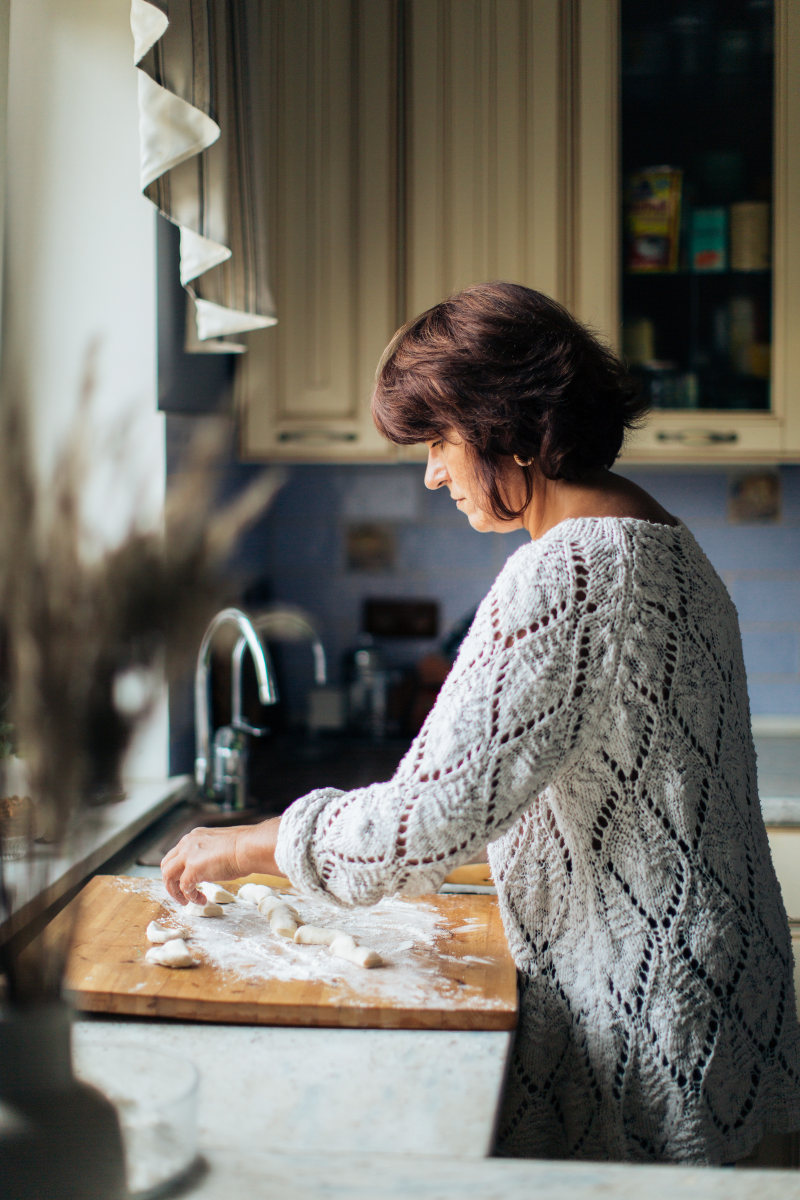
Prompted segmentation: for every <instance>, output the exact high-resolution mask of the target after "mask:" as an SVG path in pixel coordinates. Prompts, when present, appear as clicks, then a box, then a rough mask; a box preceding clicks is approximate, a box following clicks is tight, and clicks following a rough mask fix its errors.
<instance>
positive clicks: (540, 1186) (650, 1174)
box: [180, 1144, 800, 1200]
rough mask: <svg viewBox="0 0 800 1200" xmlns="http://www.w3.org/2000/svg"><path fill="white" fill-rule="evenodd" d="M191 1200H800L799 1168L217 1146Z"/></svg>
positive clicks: (192, 1190) (192, 1187) (193, 1186)
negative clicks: (242, 1199)
mask: <svg viewBox="0 0 800 1200" xmlns="http://www.w3.org/2000/svg"><path fill="white" fill-rule="evenodd" d="M180 1194H181V1195H182V1196H185V1197H191V1200H220V1197H222V1196H228V1195H231V1194H233V1195H236V1194H241V1195H243V1196H286V1197H291V1200H322V1198H323V1197H324V1198H325V1200H531V1198H532V1197H541V1198H542V1200H545V1198H546V1200H610V1198H613V1200H642V1197H647V1200H676V1198H678V1197H679V1198H680V1200H800V1177H798V1173H797V1172H796V1171H763V1170H741V1171H738V1170H737V1171H732V1170H726V1169H724V1168H714V1167H667V1166H643V1167H639V1166H631V1165H627V1164H608V1165H607V1164H593V1163H567V1162H548V1161H538V1160H533V1159H527V1160H521V1159H520V1160H511V1159H497V1158H495V1159H492V1158H488V1159H483V1160H482V1161H475V1160H474V1159H466V1160H458V1159H453V1158H445V1159H442V1158H439V1159H432V1158H425V1157H418V1156H417V1155H415V1154H409V1153H402V1149H399V1150H398V1152H396V1153H395V1154H393V1155H380V1156H378V1155H373V1154H363V1155H350V1154H348V1155H345V1154H333V1155H326V1154H318V1153H317V1151H316V1148H315V1147H314V1146H313V1144H310V1145H309V1152H308V1153H306V1154H303V1155H302V1156H298V1155H277V1154H270V1153H266V1154H265V1153H262V1152H261V1151H258V1150H256V1151H252V1152H251V1153H249V1154H248V1155H247V1156H246V1157H244V1158H243V1157H242V1156H241V1153H237V1152H236V1150H234V1149H232V1148H231V1147H227V1148H225V1149H219V1150H215V1151H214V1153H213V1156H212V1158H211V1159H210V1160H209V1161H208V1162H207V1164H206V1167H205V1172H204V1173H203V1174H201V1175H200V1177H199V1178H197V1179H196V1180H195V1181H194V1183H193V1184H191V1185H190V1186H189V1187H188V1188H187V1190H185V1191H182V1192H181V1193H180Z"/></svg>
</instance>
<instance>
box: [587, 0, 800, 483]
mask: <svg viewBox="0 0 800 1200" xmlns="http://www.w3.org/2000/svg"><path fill="white" fill-rule="evenodd" d="M575 5H576V13H577V20H576V23H575V26H574V29H573V38H572V45H573V62H574V73H573V80H572V101H571V104H572V108H573V112H574V118H573V129H574V133H575V138H574V147H573V151H572V158H573V163H574V167H575V185H574V197H575V210H574V212H575V222H574V234H575V258H574V280H575V286H574V308H575V312H576V315H577V316H579V317H580V318H581V319H582V320H584V321H587V322H588V323H589V324H591V325H592V326H593V327H595V328H598V329H600V330H601V331H602V332H603V333H604V334H605V335H606V336H607V337H608V339H609V341H610V342H611V343H612V345H614V346H615V347H616V348H617V349H619V348H620V342H621V330H620V321H621V313H620V288H619V270H620V261H621V260H620V246H619V235H618V230H619V228H620V218H621V197H620V165H619V88H620V21H619V16H620V11H619V10H620V5H619V0H575ZM774 46H775V82H774V98H775V104H774V109H775V127H774V130H773V138H774V163H775V166H774V177H773V221H772V264H773V267H772V270H773V276H772V278H773V291H772V345H771V376H772V387H771V405H770V409H769V411H761V412H759V411H750V412H748V411H740V410H736V409H731V410H727V411H722V410H715V409H707V410H687V409H680V410H667V409H663V410H661V409H659V410H654V411H653V412H652V414H651V416H650V418H649V419H648V421H647V422H646V423H645V425H644V426H643V427H642V428H641V429H640V430H639V431H638V432H637V434H636V435H635V437H633V438H632V439H631V441H630V443H629V445H628V446H627V448H626V451H625V454H624V458H625V460H626V461H628V462H645V463H646V462H662V463H689V462H732V463H733V462H751V461H753V462H757V461H759V460H762V461H773V462H775V461H798V460H800V338H798V336H797V329H798V322H799V321H800V5H798V4H797V3H795V0H775V24H774ZM665 111H666V112H668V111H669V98H668V97H667V98H666V99H665Z"/></svg>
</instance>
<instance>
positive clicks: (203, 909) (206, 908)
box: [186, 904, 223, 917]
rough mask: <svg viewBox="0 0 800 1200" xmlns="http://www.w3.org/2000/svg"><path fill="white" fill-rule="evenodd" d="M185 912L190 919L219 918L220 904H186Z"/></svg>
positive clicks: (220, 913) (220, 914) (220, 912)
mask: <svg viewBox="0 0 800 1200" xmlns="http://www.w3.org/2000/svg"><path fill="white" fill-rule="evenodd" d="M186 912H187V913H188V914H189V916H190V917H221V916H222V915H223V913H222V905H221V904H187V905H186Z"/></svg>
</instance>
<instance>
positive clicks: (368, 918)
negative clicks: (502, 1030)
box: [118, 879, 502, 1008]
mask: <svg viewBox="0 0 800 1200" xmlns="http://www.w3.org/2000/svg"><path fill="white" fill-rule="evenodd" d="M118 886H120V887H122V888H124V889H125V890H128V891H135V892H138V893H139V894H142V895H146V896H147V897H149V898H151V899H153V900H157V901H159V903H160V904H161V906H162V919H163V918H164V917H166V918H167V919H168V920H169V919H170V918H174V919H175V920H176V921H177V920H179V921H180V923H181V925H182V926H183V927H184V928H185V929H186V931H187V932H186V937H187V940H189V943H190V946H191V947H192V949H193V950H194V951H199V952H200V957H201V959H202V961H203V962H205V963H207V964H209V965H211V966H213V967H215V968H216V969H217V970H219V971H221V972H223V973H224V974H225V975H227V976H233V977H235V978H238V979H243V980H249V981H256V980H260V979H278V980H308V981H317V982H320V983H325V984H327V985H329V986H331V987H334V988H337V987H338V988H342V989H345V990H346V991H349V992H352V991H359V990H363V988H364V987H365V986H368V987H369V992H370V994H371V995H378V996H379V997H381V999H385V1000H387V1001H398V1002H401V1003H405V1004H410V1005H416V1004H420V1005H422V1004H425V1003H429V1002H430V1001H431V1000H432V999H435V1000H436V1002H437V1003H439V1004H443V1005H445V1006H446V1005H447V1003H448V1000H451V1001H453V1002H455V1001H456V1000H458V1002H459V1004H460V1005H463V1003H464V1000H465V999H466V997H467V995H468V994H469V991H470V990H471V989H469V987H467V986H464V985H463V984H462V985H460V986H458V985H455V984H454V982H453V981H452V980H449V979H447V978H446V977H445V976H444V975H442V973H441V972H440V971H439V970H437V968H436V966H435V964H434V963H432V962H431V961H430V957H429V954H426V953H424V952H425V951H429V950H430V949H431V948H432V947H434V946H436V944H437V943H438V942H439V941H440V940H442V939H444V938H447V937H448V936H449V935H450V933H451V932H452V931H451V929H449V928H448V927H447V926H445V925H442V924H441V914H440V913H439V912H438V911H437V910H436V908H434V906H433V905H429V904H426V903H425V902H424V901H415V902H413V903H411V902H409V901H408V900H403V899H402V898H400V897H397V896H392V897H387V898H385V899H383V900H381V901H380V902H379V903H378V904H376V905H373V906H372V907H371V908H342V907H341V906H340V905H334V904H331V903H328V902H326V901H324V900H321V899H319V898H317V897H309V896H301V895H298V894H297V893H295V892H294V891H293V890H292V889H287V890H286V892H285V895H286V897H287V900H289V901H290V902H291V904H292V905H293V906H294V907H295V908H296V909H297V911H298V913H299V915H300V917H301V918H302V920H303V922H304V923H305V924H308V925H323V926H332V927H335V928H336V929H341V930H344V932H346V933H349V934H351V935H352V936H353V937H354V938H355V939H356V941H357V942H359V943H361V944H363V945H366V946H370V947H371V948H372V949H374V950H377V952H378V953H379V954H380V956H381V958H382V959H383V960H384V963H385V966H384V967H382V968H378V969H377V970H373V971H368V972H365V971H364V970H363V969H361V968H360V967H357V966H355V965H352V964H350V963H348V962H345V961H344V960H342V959H338V958H334V957H332V956H331V955H330V954H329V953H328V950H327V948H326V947H324V946H300V945H296V944H295V943H294V942H292V941H290V940H288V939H287V938H283V937H279V936H278V935H277V934H275V933H274V932H273V931H272V930H271V929H270V925H269V921H267V920H265V919H264V917H263V915H262V914H261V913H260V912H259V911H258V909H257V908H255V907H253V906H252V905H249V904H242V903H238V904H228V905H226V908H225V915H224V917H223V918H222V919H221V920H217V921H206V920H203V919H202V918H201V917H195V916H187V911H186V908H184V907H182V906H181V905H179V904H178V903H177V902H176V901H174V900H173V899H172V898H171V897H170V896H168V895H167V893H166V891H165V889H164V886H163V884H162V882H161V881H160V880H157V879H125V880H120V881H119V884H118ZM461 928H462V929H463V928H464V927H463V926H462V927H461ZM143 933H144V931H143ZM420 951H422V953H420ZM444 957H447V958H450V957H451V956H450V955H445V956H444ZM473 961H482V960H475V959H473ZM365 976H366V977H367V978H366V980H365ZM476 994H477V993H476ZM497 1003H498V1005H499V1004H501V1003H502V1002H501V1001H500V1000H499V999H498V1000H497ZM487 1004H488V1006H489V1007H491V1004H492V998H491V997H487V996H486V995H485V993H481V1006H482V1007H484V1008H485V1007H487Z"/></svg>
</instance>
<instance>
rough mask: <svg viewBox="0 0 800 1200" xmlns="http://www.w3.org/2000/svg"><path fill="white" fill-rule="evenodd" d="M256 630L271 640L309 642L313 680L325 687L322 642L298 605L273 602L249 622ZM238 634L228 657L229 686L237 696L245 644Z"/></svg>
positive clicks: (325, 661)
mask: <svg viewBox="0 0 800 1200" xmlns="http://www.w3.org/2000/svg"><path fill="white" fill-rule="evenodd" d="M253 624H254V626H255V628H256V629H257V631H258V632H259V633H266V634H271V635H272V639H273V640H274V641H279V642H299V641H310V642H311V653H312V655H313V656H314V683H315V684H316V685H317V687H325V684H326V683H327V682H328V663H327V659H326V657H325V647H324V646H323V644H322V641H321V639H320V636H319V634H318V633H317V631H316V629H315V628H314V625H313V623H312V621H311V618H310V617H309V616H307V614H306V613H305V612H304V611H303V609H302V608H295V607H292V606H289V605H283V604H281V605H276V607H275V608H268V609H266V610H265V611H264V612H262V613H260V614H259V616H257V617H256V618H255V620H254V622H253ZM246 644H247V643H246V640H245V638H244V636H243V635H242V636H241V637H240V638H239V640H238V641H237V643H236V646H235V648H234V651H233V658H232V671H233V676H232V688H233V691H234V694H236V693H238V694H239V695H241V670H242V655H243V654H244V648H245V646H246Z"/></svg>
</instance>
